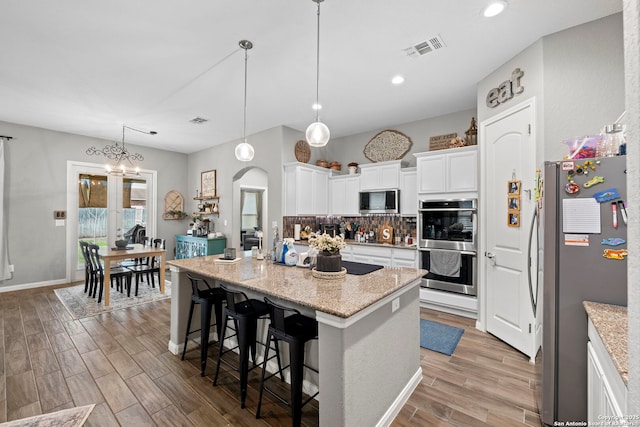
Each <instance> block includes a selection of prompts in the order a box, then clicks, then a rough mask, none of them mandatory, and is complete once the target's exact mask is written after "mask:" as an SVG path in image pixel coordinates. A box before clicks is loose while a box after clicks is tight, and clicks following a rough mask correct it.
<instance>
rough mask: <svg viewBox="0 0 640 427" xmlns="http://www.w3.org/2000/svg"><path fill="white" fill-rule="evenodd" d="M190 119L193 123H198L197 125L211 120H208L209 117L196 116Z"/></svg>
mask: <svg viewBox="0 0 640 427" xmlns="http://www.w3.org/2000/svg"><path fill="white" fill-rule="evenodd" d="M189 121H190V122H191V123H195V124H197V125H201V124H202V123H206V122H208V121H209V120H208V119H205V118H204V117H195V118H193V119H191V120H189Z"/></svg>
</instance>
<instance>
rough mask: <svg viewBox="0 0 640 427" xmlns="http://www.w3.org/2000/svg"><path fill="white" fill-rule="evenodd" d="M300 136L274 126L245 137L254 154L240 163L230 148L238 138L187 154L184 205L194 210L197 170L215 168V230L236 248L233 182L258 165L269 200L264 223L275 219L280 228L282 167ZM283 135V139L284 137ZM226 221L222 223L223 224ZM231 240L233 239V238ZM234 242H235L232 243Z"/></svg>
mask: <svg viewBox="0 0 640 427" xmlns="http://www.w3.org/2000/svg"><path fill="white" fill-rule="evenodd" d="M302 137H303V135H301V134H300V133H299V132H295V131H293V130H292V129H288V128H285V127H282V126H278V127H275V128H272V129H269V130H266V131H263V132H259V133H257V134H255V135H251V136H249V137H248V142H249V143H250V144H251V145H253V148H254V150H255V157H254V158H253V160H252V161H250V162H241V161H239V160H237V159H236V157H235V153H234V150H235V148H236V145H238V143H239V142H240V141H239V140H236V141H231V142H227V143H225V144H221V145H216V146H215V147H211V148H208V149H206V150H202V151H198V152H196V153H192V154H189V156H188V160H187V163H188V166H187V183H188V188H189V189H190V191H189V192H188V193H187V195H186V196H185V206H186V210H187V211H188V212H194V211H195V209H196V204H197V203H196V202H195V201H194V200H193V197H195V190H196V188H197V189H200V173H201V172H202V171H206V170H212V169H215V170H216V174H217V188H218V196H220V201H219V208H220V215H219V217H216V216H213V217H212V220H213V222H214V224H215V225H214V226H215V230H216V231H219V232H222V233H224V234H225V236H227V240H228V242H229V243H227V246H229V247H231V246H232V245H235V247H239V238H238V236H234V235H233V230H235V229H236V228H238V225H237V224H235V226H234V223H236V222H238V221H240V218H239V217H238V218H234V215H233V203H232V201H233V199H234V198H239V197H240V194H233V181H234V179H237V178H239V177H240V176H242V175H243V174H244V172H243V170H245V169H247V168H253V167H258V168H260V169H262V170H264V171H265V172H266V173H267V175H268V177H269V178H268V181H269V185H268V186H269V199H268V206H269V209H268V210H269V211H268V212H267V224H271V223H272V222H273V221H277V222H278V227H279V229H280V230H281V229H282V205H283V201H282V188H283V182H282V179H283V168H282V165H283V163H284V162H286V161H295V157H294V154H293V153H294V152H293V146H294V145H295V143H296V141H297V140H298V139H301V138H302ZM285 138H286V139H285ZM225 221H226V225H225ZM265 231H266V233H265V238H266V241H265V242H264V244H265V245H266V246H265V247H270V246H269V245H271V237H272V236H271V230H265ZM233 239H237V241H236V240H233ZM234 242H235V243H234Z"/></svg>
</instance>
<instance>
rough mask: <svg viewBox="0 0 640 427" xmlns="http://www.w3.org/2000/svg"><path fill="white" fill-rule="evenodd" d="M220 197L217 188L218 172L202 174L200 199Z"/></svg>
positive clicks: (211, 171)
mask: <svg viewBox="0 0 640 427" xmlns="http://www.w3.org/2000/svg"><path fill="white" fill-rule="evenodd" d="M217 196H218V189H217V187H216V170H215V169H213V170H210V171H204V172H202V173H201V174H200V197H203V198H207V197H211V198H215V197H217Z"/></svg>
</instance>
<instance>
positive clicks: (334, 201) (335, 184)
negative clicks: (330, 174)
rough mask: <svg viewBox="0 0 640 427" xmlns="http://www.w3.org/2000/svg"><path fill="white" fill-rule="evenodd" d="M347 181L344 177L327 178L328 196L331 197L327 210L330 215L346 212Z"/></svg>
mask: <svg viewBox="0 0 640 427" xmlns="http://www.w3.org/2000/svg"><path fill="white" fill-rule="evenodd" d="M346 188H347V181H346V180H344V179H330V180H329V197H330V199H331V203H330V207H329V211H330V212H331V215H339V214H346V213H348V212H346V208H345V199H346V197H345V194H346Z"/></svg>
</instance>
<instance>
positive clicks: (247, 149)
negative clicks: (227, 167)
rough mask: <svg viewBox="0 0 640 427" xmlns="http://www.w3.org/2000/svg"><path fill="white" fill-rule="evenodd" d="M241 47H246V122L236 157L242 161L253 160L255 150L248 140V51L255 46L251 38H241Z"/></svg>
mask: <svg viewBox="0 0 640 427" xmlns="http://www.w3.org/2000/svg"><path fill="white" fill-rule="evenodd" d="M239 44H240V47H241V48H242V49H244V122H243V127H242V142H241V143H240V144H238V145H237V146H236V159H238V160H240V161H241V162H250V161H251V160H253V156H254V154H255V150H254V149H253V147H252V146H251V144H249V143H248V142H247V51H248V50H249V49H251V48H252V47H253V43H251V42H250V41H249V40H240V43H239Z"/></svg>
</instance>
